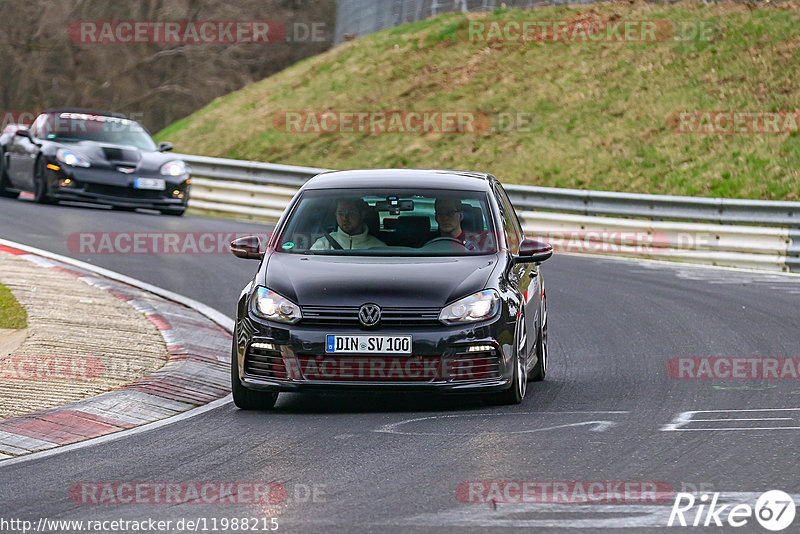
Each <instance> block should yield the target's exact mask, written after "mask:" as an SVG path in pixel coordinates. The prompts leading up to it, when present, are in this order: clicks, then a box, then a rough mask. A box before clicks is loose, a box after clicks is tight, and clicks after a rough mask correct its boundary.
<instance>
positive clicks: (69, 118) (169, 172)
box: [0, 109, 191, 215]
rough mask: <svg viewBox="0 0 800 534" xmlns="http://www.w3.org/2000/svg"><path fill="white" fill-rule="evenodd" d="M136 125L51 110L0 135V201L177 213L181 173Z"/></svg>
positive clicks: (181, 205) (184, 184) (184, 185)
mask: <svg viewBox="0 0 800 534" xmlns="http://www.w3.org/2000/svg"><path fill="white" fill-rule="evenodd" d="M169 150H172V144H170V143H161V144H160V145H156V143H155V142H154V141H153V139H152V138H151V137H150V134H148V133H147V131H146V130H145V129H144V128H143V127H142V126H140V125H139V123H137V122H136V121H133V120H130V119H128V118H126V117H125V116H123V115H120V114H117V113H106V112H100V111H92V110H85V109H51V110H47V111H45V112H43V113H41V114H40V115H39V116H38V117H36V120H34V122H33V124H32V125H31V126H30V128H29V129H28V128H15V129H13V131H10V132H8V133H5V134H3V135H2V136H0V196H6V197H15V196H17V195H18V194H19V193H20V192H22V191H25V192H28V193H33V195H34V200H35V201H36V202H39V203H51V202H55V201H58V200H72V201H80V202H96V203H100V204H108V205H112V206H115V207H118V208H123V209H135V208H150V209H157V210H160V211H161V212H162V213H165V214H168V215H183V212H184V211H185V210H186V203H187V202H188V200H189V187H190V186H189V184H190V183H191V180H190V177H189V169H188V167H187V166H186V164H185V163H184V162H183V161H182V160H181V159H179V158H176V157H174V156H170V155H168V154H165V152H167V151H169Z"/></svg>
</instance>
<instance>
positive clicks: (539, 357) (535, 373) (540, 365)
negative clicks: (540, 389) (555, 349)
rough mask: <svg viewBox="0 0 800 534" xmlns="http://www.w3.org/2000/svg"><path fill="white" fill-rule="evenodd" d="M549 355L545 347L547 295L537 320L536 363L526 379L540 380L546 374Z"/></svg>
mask: <svg viewBox="0 0 800 534" xmlns="http://www.w3.org/2000/svg"><path fill="white" fill-rule="evenodd" d="M549 356H550V354H548V348H547V297H546V296H545V297H544V298H543V299H542V313H541V320H540V321H539V339H538V341H537V342H536V365H534V366H533V369H531V374H529V375H528V379H529V380H532V381H534V382H541V381H542V380H544V378H545V376H547V359H548V357H549Z"/></svg>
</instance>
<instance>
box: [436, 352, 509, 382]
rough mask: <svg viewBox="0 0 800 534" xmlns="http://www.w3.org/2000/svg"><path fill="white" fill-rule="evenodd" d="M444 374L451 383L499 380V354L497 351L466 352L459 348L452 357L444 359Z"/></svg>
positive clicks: (500, 372)
mask: <svg viewBox="0 0 800 534" xmlns="http://www.w3.org/2000/svg"><path fill="white" fill-rule="evenodd" d="M444 373H445V375H446V378H447V379H448V380H451V381H462V380H483V379H492V378H500V377H501V376H502V371H501V366H500V354H499V351H498V350H497V349H492V350H489V351H480V352H474V351H473V352H468V350H467V347H463V348H459V349H457V350H456V353H455V355H454V356H453V357H450V358H445V360H444Z"/></svg>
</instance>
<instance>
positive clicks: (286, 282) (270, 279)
mask: <svg viewBox="0 0 800 534" xmlns="http://www.w3.org/2000/svg"><path fill="white" fill-rule="evenodd" d="M496 263H497V257H496V256H494V255H492V256H461V257H449V258H408V257H406V258H398V257H392V258H384V257H364V256H361V257H357V258H356V257H346V256H325V255H299V254H284V253H273V254H272V255H271V256H270V257H269V258H268V259H267V265H266V268H265V278H264V280H263V282H264V285H265V286H267V287H268V288H270V289H272V290H274V291H277V292H278V293H280V294H281V295H283V296H284V297H286V298H289V299H291V300H293V301H294V302H296V303H297V304H299V305H300V306H360V305H361V304H364V303H365V302H374V303H375V304H378V305H379V306H382V307H435V306H439V307H440V306H444V305H445V304H447V303H448V302H451V301H453V300H455V299H457V298H460V297H464V296H466V295H470V294H472V293H475V292H476V291H480V290H482V289H484V285H485V284H486V281H487V280H488V279H489V275H490V274H491V272H492V269H493V268H494V266H495V265H496Z"/></svg>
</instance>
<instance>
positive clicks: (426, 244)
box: [423, 236, 467, 250]
mask: <svg viewBox="0 0 800 534" xmlns="http://www.w3.org/2000/svg"><path fill="white" fill-rule="evenodd" d="M437 241H452V242H453V243H456V244H458V245H461V246H462V247H464V250H466V249H467V247H466V246H464V243H462V242H461V240H459V239H456V238H455V237H445V236H442V237H434V238H433V239H431V240H430V241H428V242H427V243H425V245H423V246H426V247H427V246H428V245H430V244H431V243H436V242H437Z"/></svg>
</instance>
